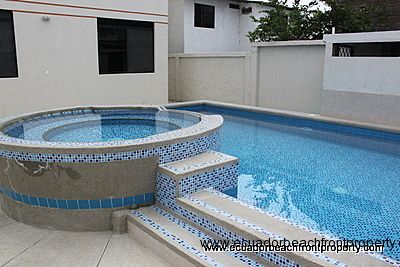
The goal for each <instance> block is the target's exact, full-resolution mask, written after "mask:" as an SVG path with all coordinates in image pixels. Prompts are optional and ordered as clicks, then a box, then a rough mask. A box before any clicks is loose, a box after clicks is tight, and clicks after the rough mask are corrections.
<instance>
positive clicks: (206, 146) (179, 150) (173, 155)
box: [0, 130, 220, 163]
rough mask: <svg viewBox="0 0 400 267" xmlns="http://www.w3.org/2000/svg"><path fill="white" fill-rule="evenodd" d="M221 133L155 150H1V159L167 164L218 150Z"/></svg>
mask: <svg viewBox="0 0 400 267" xmlns="http://www.w3.org/2000/svg"><path fill="white" fill-rule="evenodd" d="M219 138H220V133H219V131H218V130H217V131H216V132H212V133H211V134H209V135H206V136H203V137H200V138H198V139H194V140H191V141H183V142H180V143H173V144H168V145H163V146H159V147H155V148H147V149H140V150H134V151H127V152H110V153H101V154H86V153H79V154H76V153H71V154H61V153H30V152H17V151H9V150H0V157H3V158H7V159H13V160H20V161H36V162H64V163H71V162H96V163H97V162H113V161H120V160H133V159H142V158H148V157H152V156H159V158H160V163H167V162H171V161H175V160H180V159H184V158H187V157H190V156H194V155H197V154H200V153H202V152H204V151H207V150H210V149H216V148H217V147H218V146H219ZM171 142H172V141H171Z"/></svg>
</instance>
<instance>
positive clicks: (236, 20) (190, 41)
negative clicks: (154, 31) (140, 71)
mask: <svg viewBox="0 0 400 267" xmlns="http://www.w3.org/2000/svg"><path fill="white" fill-rule="evenodd" d="M268 8H269V7H266V6H262V5H260V2H257V1H229V0H169V8H168V12H169V32H168V34H169V37H168V44H169V53H207V52H238V51H248V50H249V49H250V42H249V39H248V37H247V36H246V35H247V33H248V32H249V31H252V30H254V29H255V27H256V24H255V23H254V22H253V21H252V19H251V18H250V16H254V17H257V18H258V17H260V16H263V15H265V14H262V13H260V11H262V10H265V9H268Z"/></svg>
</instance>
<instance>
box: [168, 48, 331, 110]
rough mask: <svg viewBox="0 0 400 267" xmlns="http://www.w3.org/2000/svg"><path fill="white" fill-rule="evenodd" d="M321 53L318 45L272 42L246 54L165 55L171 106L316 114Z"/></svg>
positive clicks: (319, 100) (322, 49)
mask: <svg viewBox="0 0 400 267" xmlns="http://www.w3.org/2000/svg"><path fill="white" fill-rule="evenodd" d="M324 49H325V46H324V44H323V43H322V42H321V41H317V42H315V41H309V42H282V43H280V42H277V43H273V44H258V45H257V46H256V47H254V48H253V50H252V51H251V52H247V53H219V54H175V55H170V58H169V66H170V71H169V91H170V100H173V101H189V100H214V101H223V102H228V103H235V104H246V105H256V106H259V107H268V108H276V109H286V110H292V111H300V112H309V113H319V112H320V105H321V89H322V78H323V68H324ZM305 62H306V63H305ZM305 64H306V67H305Z"/></svg>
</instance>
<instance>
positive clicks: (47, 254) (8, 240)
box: [0, 211, 169, 267]
mask: <svg viewBox="0 0 400 267" xmlns="http://www.w3.org/2000/svg"><path fill="white" fill-rule="evenodd" d="M3 266H5V267H10V266H30V267H31V266H32V267H35V266H60V267H62V266H85V267H86V266H102V267H107V266H149V267H150V266H160V267H163V266H165V267H167V266H169V265H168V264H166V263H165V262H164V261H163V260H162V259H161V258H159V257H158V256H157V255H156V254H155V253H154V252H152V251H150V250H149V249H146V248H144V247H142V246H141V245H140V244H139V243H138V242H136V241H135V240H134V239H132V238H131V237H129V236H128V235H127V234H124V235H113V234H112V233H111V232H87V233H75V232H62V231H51V230H43V229H38V228H34V227H31V226H27V225H24V224H21V223H17V222H15V221H13V220H11V219H9V218H8V217H7V216H6V215H4V214H3V213H2V212H1V211H0V267H3Z"/></svg>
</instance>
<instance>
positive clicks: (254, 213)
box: [177, 189, 389, 266]
mask: <svg viewBox="0 0 400 267" xmlns="http://www.w3.org/2000/svg"><path fill="white" fill-rule="evenodd" d="M177 204H178V205H180V206H181V207H183V208H184V209H186V210H188V211H191V212H193V213H196V214H198V215H199V216H202V217H204V218H207V219H208V220H211V221H213V222H214V223H216V224H218V225H221V226H222V227H224V228H226V229H228V230H230V231H232V232H234V233H236V234H238V235H239V236H243V237H245V238H246V239H248V240H265V239H268V238H271V239H275V240H276V239H278V238H282V237H284V238H286V239H289V240H294V239H296V240H299V239H305V240H311V239H314V238H317V239H321V238H322V236H320V235H317V234H315V233H312V232H310V231H306V230H303V229H301V228H299V227H296V226H294V225H291V224H288V223H285V222H283V221H281V220H279V219H277V218H274V217H272V216H270V215H268V214H265V213H262V212H260V211H258V210H257V209H255V208H251V207H249V205H247V204H246V205H244V204H242V203H240V201H238V200H236V199H235V201H233V200H232V199H231V197H229V196H222V193H220V192H216V191H215V190H212V189H206V190H202V191H199V192H196V193H193V194H191V195H187V196H184V197H181V198H178V199H177ZM278 254H281V255H282V256H284V257H286V258H288V259H290V260H293V261H295V262H296V263H299V264H301V265H304V266H389V265H388V264H386V263H385V262H383V261H381V260H379V259H377V258H375V257H371V256H369V255H367V254H363V253H361V254H354V253H341V254H336V253H324V254H323V255H319V256H315V255H312V254H311V253H300V252H290V253H287V252H286V253H278ZM334 261H337V264H335V265H333V264H332V263H333V262H334Z"/></svg>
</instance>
